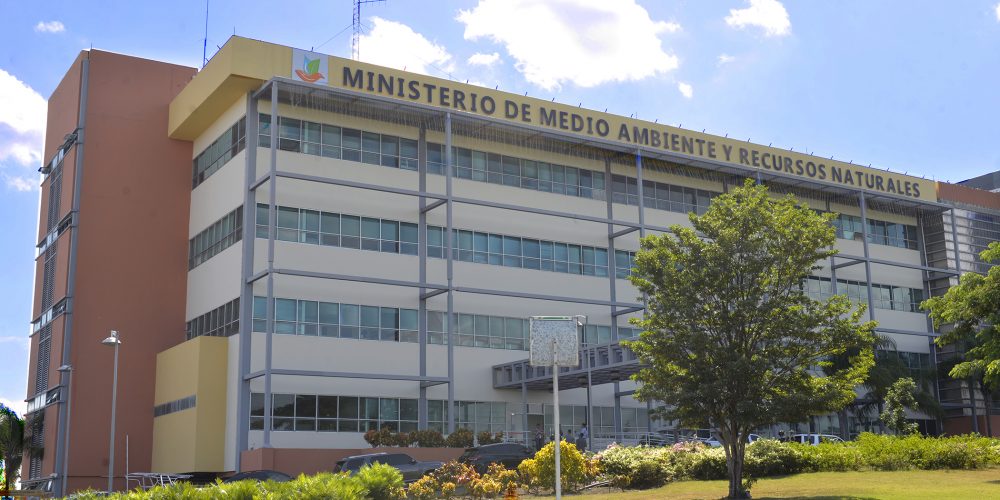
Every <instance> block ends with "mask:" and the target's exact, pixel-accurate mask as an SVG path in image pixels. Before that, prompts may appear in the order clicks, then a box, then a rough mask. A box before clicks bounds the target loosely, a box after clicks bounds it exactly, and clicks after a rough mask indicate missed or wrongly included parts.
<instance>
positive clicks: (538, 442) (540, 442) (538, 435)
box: [535, 424, 545, 451]
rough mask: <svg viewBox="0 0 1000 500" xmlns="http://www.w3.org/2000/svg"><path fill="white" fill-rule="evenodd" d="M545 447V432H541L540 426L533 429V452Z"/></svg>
mask: <svg viewBox="0 0 1000 500" xmlns="http://www.w3.org/2000/svg"><path fill="white" fill-rule="evenodd" d="M542 446H545V432H544V431H542V424H538V426H536V427H535V451H541V449H542Z"/></svg>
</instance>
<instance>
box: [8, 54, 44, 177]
mask: <svg viewBox="0 0 1000 500" xmlns="http://www.w3.org/2000/svg"><path fill="white" fill-rule="evenodd" d="M0 110H2V111H0V168H4V167H11V166H19V167H22V168H31V169H37V168H38V167H39V166H40V164H41V161H42V142H43V139H44V137H45V119H46V113H47V106H46V104H45V99H43V98H42V96H41V95H39V94H38V92H35V91H34V89H32V88H31V87H29V86H28V85H27V84H25V83H24V82H22V81H20V80H18V79H17V77H15V76H14V75H12V74H10V73H8V72H6V71H4V70H3V69H0ZM25 173H26V172H25ZM21 176H23V174H14V175H13V177H21ZM4 177H5V178H6V179H7V184H8V186H10V185H11V182H12V181H11V180H10V179H9V177H10V176H7V175H5V176H4ZM20 187H21V184H20V183H17V186H15V189H18V190H20Z"/></svg>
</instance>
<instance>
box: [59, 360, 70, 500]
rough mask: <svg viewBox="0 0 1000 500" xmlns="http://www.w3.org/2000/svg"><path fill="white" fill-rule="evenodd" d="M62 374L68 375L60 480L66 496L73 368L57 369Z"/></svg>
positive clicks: (67, 490) (62, 367)
mask: <svg viewBox="0 0 1000 500" xmlns="http://www.w3.org/2000/svg"><path fill="white" fill-rule="evenodd" d="M56 370H57V371H59V372H60V373H65V374H66V437H65V442H63V450H62V451H63V461H62V479H61V480H60V483H61V484H60V490H61V491H60V492H59V494H60V495H62V496H66V493H68V492H69V485H67V484H66V483H67V481H68V479H69V424H70V410H71V409H72V407H71V406H70V394H72V392H73V367H72V366H70V365H68V364H66V365H62V366H60V367H59V368H56Z"/></svg>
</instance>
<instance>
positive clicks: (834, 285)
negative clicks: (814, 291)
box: [820, 200, 837, 295]
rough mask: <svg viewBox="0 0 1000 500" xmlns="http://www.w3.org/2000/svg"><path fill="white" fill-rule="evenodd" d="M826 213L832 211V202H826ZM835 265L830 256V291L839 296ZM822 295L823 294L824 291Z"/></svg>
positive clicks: (835, 243)
mask: <svg viewBox="0 0 1000 500" xmlns="http://www.w3.org/2000/svg"><path fill="white" fill-rule="evenodd" d="M826 211H827V212H829V211H830V200H826ZM833 246H834V247H836V246H837V242H836V241H834V243H833ZM835 264H836V263H835V262H834V258H833V256H832V255H831V256H830V291H831V292H832V293H833V295H837V268H836V267H834V265H835ZM822 288H823V285H822V284H821V285H820V290H822ZM820 293H821V294H822V291H821V292H820Z"/></svg>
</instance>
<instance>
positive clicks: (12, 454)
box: [0, 404, 26, 491]
mask: <svg viewBox="0 0 1000 500" xmlns="http://www.w3.org/2000/svg"><path fill="white" fill-rule="evenodd" d="M25 443H26V441H25V426H24V420H23V419H22V418H21V417H18V416H17V413H15V412H14V410H11V409H10V408H7V407H6V406H4V405H2V404H0V460H3V490H4V491H10V488H11V486H13V485H14V483H15V482H16V481H17V476H18V475H19V473H20V471H21V458H22V457H23V456H24V445H25Z"/></svg>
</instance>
